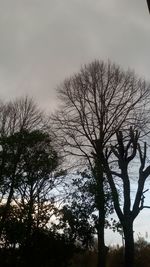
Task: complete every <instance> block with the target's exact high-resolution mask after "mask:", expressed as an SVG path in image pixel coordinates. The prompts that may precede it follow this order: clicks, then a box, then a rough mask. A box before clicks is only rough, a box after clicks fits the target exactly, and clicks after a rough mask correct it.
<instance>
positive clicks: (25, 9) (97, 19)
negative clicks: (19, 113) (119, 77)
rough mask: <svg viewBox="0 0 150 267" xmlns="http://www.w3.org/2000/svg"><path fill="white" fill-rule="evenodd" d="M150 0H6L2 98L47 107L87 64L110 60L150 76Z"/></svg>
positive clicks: (0, 3) (2, 2)
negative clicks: (31, 101)
mask: <svg viewBox="0 0 150 267" xmlns="http://www.w3.org/2000/svg"><path fill="white" fill-rule="evenodd" d="M149 55H150V15H149V14H148V9H147V6H146V0H42V1H41V0H13V1H12V0H0V98H2V99H12V98H14V97H17V96H21V95H30V96H33V97H34V98H35V99H36V101H37V102H38V103H39V104H40V105H41V107H43V108H46V109H47V110H48V109H50V108H53V106H54V105H55V103H56V100H55V95H56V94H55V92H56V87H57V85H59V84H60V83H61V82H62V81H63V80H64V79H65V78H66V77H68V76H70V75H71V74H73V73H74V72H76V71H78V70H79V69H80V66H81V64H84V63H88V62H90V61H92V60H94V59H104V60H107V59H108V58H109V59H111V60H112V61H115V62H116V63H118V64H120V65H122V66H123V67H124V68H125V69H126V68H128V67H130V68H133V69H135V71H136V72H137V73H139V74H140V75H142V76H145V77H146V78H147V79H148V78H149V77H150V60H149Z"/></svg>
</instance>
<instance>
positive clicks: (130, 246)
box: [123, 222, 134, 267]
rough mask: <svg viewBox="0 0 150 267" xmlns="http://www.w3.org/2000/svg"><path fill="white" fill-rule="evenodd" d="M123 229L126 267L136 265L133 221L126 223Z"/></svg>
mask: <svg viewBox="0 0 150 267" xmlns="http://www.w3.org/2000/svg"><path fill="white" fill-rule="evenodd" d="M123 230H124V238H125V253H124V267H134V237H133V223H132V222H130V223H128V222H126V223H124V226H123Z"/></svg>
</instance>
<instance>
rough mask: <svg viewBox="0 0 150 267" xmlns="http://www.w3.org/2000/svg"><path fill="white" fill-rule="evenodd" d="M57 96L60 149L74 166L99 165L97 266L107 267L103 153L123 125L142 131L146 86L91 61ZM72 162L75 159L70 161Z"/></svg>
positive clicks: (148, 89) (129, 75) (113, 67)
mask: <svg viewBox="0 0 150 267" xmlns="http://www.w3.org/2000/svg"><path fill="white" fill-rule="evenodd" d="M58 92H59V98H60V100H61V101H62V102H61V108H60V110H59V111H58V112H57V113H56V114H55V115H54V116H53V124H54V129H55V133H57V136H58V142H60V147H63V152H64V153H65V155H66V156H69V159H70V156H71V155H72V157H71V163H72V164H79V165H80V166H81V164H82V163H84V164H90V166H91V169H93V166H94V164H95V160H96V162H97V164H98V166H99V167H98V175H97V177H96V179H95V180H96V183H97V192H96V194H97V199H98V201H97V203H96V205H97V210H98V213H99V222H98V251H99V253H98V266H100V267H105V266H106V247H105V241H104V226H105V212H106V211H105V197H104V175H103V168H102V155H103V150H104V148H105V147H106V146H107V144H108V143H109V141H110V140H112V138H113V136H114V133H115V132H116V131H118V130H119V129H121V128H122V126H124V127H127V125H129V123H132V124H134V125H135V124H137V121H138V126H139V127H143V124H144V125H145V124H146V123H147V119H146V117H145V116H144V115H145V112H147V105H146V104H147V101H148V100H149V95H150V87H149V85H147V84H146V82H145V81H144V80H143V79H140V78H138V77H137V76H136V75H135V74H134V73H133V72H131V71H126V72H125V71H123V70H122V69H121V68H120V67H119V66H117V65H115V64H112V63H110V62H108V63H104V62H103V61H94V62H93V63H91V64H89V65H85V66H84V67H83V68H81V70H80V72H79V73H78V74H75V75H73V76H72V77H71V78H69V79H66V80H65V81H64V82H63V83H62V84H61V85H60V87H59V88H58ZM139 113H140V115H139ZM73 158H74V159H75V160H76V161H74V162H73ZM77 158H78V159H79V161H78V162H77ZM82 160H84V162H82ZM85 162H86V163H85Z"/></svg>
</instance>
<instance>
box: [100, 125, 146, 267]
mask: <svg viewBox="0 0 150 267" xmlns="http://www.w3.org/2000/svg"><path fill="white" fill-rule="evenodd" d="M116 135H117V143H116V145H112V146H111V150H110V152H109V155H108V151H107V150H106V153H105V159H104V169H105V172H106V174H107V178H108V181H109V184H110V187H111V191H112V197H113V202H114V207H115V210H116V213H117V215H118V217H119V220H120V222H121V225H122V228H123V232H124V238H125V266H126V267H133V266H134V237H133V222H134V220H135V218H136V217H137V216H138V214H139V212H140V211H141V210H142V209H144V208H146V206H144V193H145V190H144V185H145V181H146V179H147V177H148V176H149V175H150V166H147V167H146V148H147V146H146V143H144V148H142V146H141V144H140V141H139V136H140V134H139V132H138V131H135V130H133V129H132V128H130V130H129V133H128V134H124V135H123V132H122V131H118V132H117V134H116ZM111 152H112V154H113V156H114V157H115V158H116V164H115V166H114V165H112V164H111V163H108V158H109V156H110V153H111ZM137 153H138V156H139V163H138V167H137V166H136V168H138V178H137V191H136V195H135V199H134V201H133V204H132V203H131V179H132V176H131V174H130V166H131V164H132V168H133V164H134V163H135V162H134V160H135V157H136V155H137ZM113 160H114V158H113ZM132 162H133V163H132ZM135 165H137V164H136V163H135ZM134 175H135V174H134ZM115 178H117V180H115ZM118 180H120V186H121V184H122V188H123V208H121V205H122V204H121V203H120V200H119V192H118V186H117V184H118Z"/></svg>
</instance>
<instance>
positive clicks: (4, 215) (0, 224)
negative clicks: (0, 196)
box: [0, 177, 14, 240]
mask: <svg viewBox="0 0 150 267" xmlns="http://www.w3.org/2000/svg"><path fill="white" fill-rule="evenodd" d="M13 193H14V177H13V179H12V183H11V187H10V192H9V195H8V199H7V202H6V204H5V207H4V211H3V213H2V219H1V221H0V240H1V237H2V233H3V229H4V226H5V223H6V219H7V216H8V213H9V209H10V204H11V200H12V197H13Z"/></svg>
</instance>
